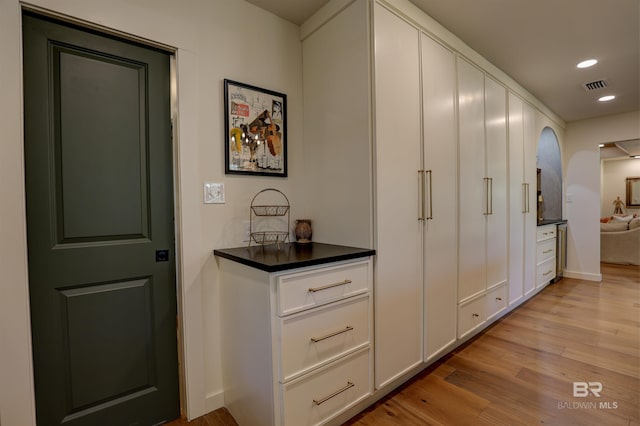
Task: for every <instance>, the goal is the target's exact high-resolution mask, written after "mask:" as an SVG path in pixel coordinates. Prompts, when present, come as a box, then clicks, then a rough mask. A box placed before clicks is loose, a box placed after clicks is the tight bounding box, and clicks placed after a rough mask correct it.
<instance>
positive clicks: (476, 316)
mask: <svg viewBox="0 0 640 426" xmlns="http://www.w3.org/2000/svg"><path fill="white" fill-rule="evenodd" d="M471 316H472V317H474V318H478V317H480V315H478V314H473V315H471Z"/></svg>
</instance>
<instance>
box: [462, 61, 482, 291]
mask: <svg viewBox="0 0 640 426" xmlns="http://www.w3.org/2000/svg"><path fill="white" fill-rule="evenodd" d="M458 122H459V145H460V149H459V159H460V171H459V176H460V204H459V206H460V208H459V214H460V227H459V256H460V258H459V269H458V300H460V301H462V300H465V299H467V298H469V297H471V296H473V295H475V294H478V293H480V292H482V291H483V290H484V289H485V288H486V247H485V229H486V227H485V213H486V208H487V206H486V199H487V194H486V192H485V181H484V177H485V139H484V74H483V73H482V71H481V70H479V69H478V68H476V67H474V66H473V65H471V64H470V63H469V62H467V61H465V60H464V59H461V58H458Z"/></svg>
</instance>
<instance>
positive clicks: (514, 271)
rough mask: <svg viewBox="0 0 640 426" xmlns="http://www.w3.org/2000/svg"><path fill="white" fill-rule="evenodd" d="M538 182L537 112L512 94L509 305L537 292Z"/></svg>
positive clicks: (510, 119)
mask: <svg viewBox="0 0 640 426" xmlns="http://www.w3.org/2000/svg"><path fill="white" fill-rule="evenodd" d="M535 182H536V142H535V127H534V110H533V107H531V106H530V105H529V104H527V103H525V102H523V101H522V99H520V98H519V97H518V96H517V95H515V94H514V93H509V195H510V202H509V305H514V304H519V303H521V302H522V301H523V298H524V297H526V296H528V295H530V294H531V292H532V291H533V290H534V289H535V274H536V272H535V270H536V261H535V259H536V256H535V251H534V250H535V246H536V234H535V233H536V220H537V219H536V216H535V215H536V209H535V206H536V199H535V197H536V183H535ZM532 206H533V210H532V209H531V207H532Z"/></svg>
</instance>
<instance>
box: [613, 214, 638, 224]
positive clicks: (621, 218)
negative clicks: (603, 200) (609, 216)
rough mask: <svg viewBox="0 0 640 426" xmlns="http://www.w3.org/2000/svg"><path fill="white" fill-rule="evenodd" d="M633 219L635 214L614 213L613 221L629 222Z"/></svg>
mask: <svg viewBox="0 0 640 426" xmlns="http://www.w3.org/2000/svg"><path fill="white" fill-rule="evenodd" d="M631 219H633V215H630V214H628V215H626V216H616V215H613V221H614V222H624V223H629V222H631Z"/></svg>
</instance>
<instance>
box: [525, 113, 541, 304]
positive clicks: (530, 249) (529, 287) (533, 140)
mask: <svg viewBox="0 0 640 426" xmlns="http://www.w3.org/2000/svg"><path fill="white" fill-rule="evenodd" d="M522 113H523V123H524V157H523V158H524V181H525V182H526V183H527V184H528V187H529V191H528V194H527V203H528V204H527V206H528V207H529V208H528V210H527V213H526V214H525V216H524V294H525V295H527V294H529V293H531V292H532V291H533V290H534V288H535V278H536V226H537V218H536V216H537V214H538V213H537V209H536V206H537V201H536V155H537V152H538V148H537V140H538V135H536V127H535V118H536V116H535V110H534V109H533V107H532V106H531V105H529V104H527V103H524V105H523V109H522Z"/></svg>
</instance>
